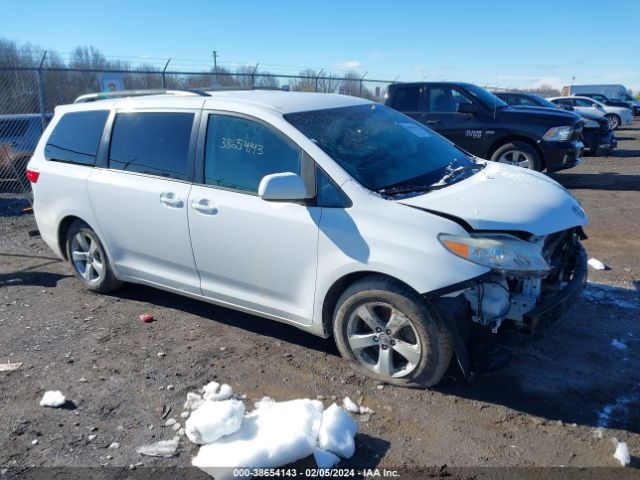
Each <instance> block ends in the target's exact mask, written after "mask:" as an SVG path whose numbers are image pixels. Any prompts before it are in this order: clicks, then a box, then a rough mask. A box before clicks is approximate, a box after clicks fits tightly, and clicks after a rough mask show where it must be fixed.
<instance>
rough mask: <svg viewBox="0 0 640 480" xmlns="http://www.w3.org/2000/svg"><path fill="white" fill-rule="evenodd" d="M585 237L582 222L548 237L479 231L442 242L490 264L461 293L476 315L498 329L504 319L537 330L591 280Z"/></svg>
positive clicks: (456, 252) (463, 253)
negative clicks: (485, 272) (526, 236)
mask: <svg viewBox="0 0 640 480" xmlns="http://www.w3.org/2000/svg"><path fill="white" fill-rule="evenodd" d="M583 238H585V235H584V232H583V231H582V229H581V228H580V227H577V228H573V229H569V230H564V231H561V232H557V233H554V234H550V235H546V236H543V237H535V236H529V237H528V238H518V237H516V236H515V235H509V234H494V233H490V234H481V233H478V234H476V235H475V236H473V237H469V239H468V240H466V239H463V240H466V241H463V242H461V241H460V239H458V238H453V237H450V236H443V238H442V243H443V244H444V245H445V247H447V248H448V249H449V250H450V251H452V252H453V253H455V254H456V255H458V256H461V257H463V258H466V259H467V260H469V261H472V262H475V263H480V264H482V265H486V266H489V267H491V269H492V271H491V273H490V274H488V275H487V276H484V277H483V278H481V279H477V280H476V281H474V282H473V283H472V284H471V285H470V286H468V287H467V288H466V289H464V290H462V291H458V292H456V294H458V295H459V294H462V295H463V296H464V298H465V299H466V300H467V301H468V302H469V307H470V308H471V311H472V317H471V320H472V321H474V322H476V323H479V324H480V325H483V326H486V327H489V328H491V330H492V331H493V332H494V333H496V332H497V331H498V328H500V325H501V324H502V323H503V322H504V321H505V320H511V321H512V322H513V323H514V324H515V325H517V326H521V327H525V328H528V329H530V330H533V329H535V328H536V327H537V326H539V324H540V323H541V321H543V320H544V321H545V323H546V322H548V320H549V319H550V317H552V316H554V313H556V314H557V315H555V316H559V315H560V314H561V313H562V311H563V310H564V308H565V307H566V306H568V304H570V303H571V302H570V300H572V299H573V298H574V297H575V295H576V294H577V293H578V292H579V290H580V289H581V288H582V287H583V286H584V284H585V283H586V279H587V268H586V255H585V252H584V249H583V247H582V245H581V244H580V240H581V239H583Z"/></svg>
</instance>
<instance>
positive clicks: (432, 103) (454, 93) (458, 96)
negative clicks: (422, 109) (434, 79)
mask: <svg viewBox="0 0 640 480" xmlns="http://www.w3.org/2000/svg"><path fill="white" fill-rule="evenodd" d="M461 103H473V102H472V101H471V99H470V98H468V97H467V96H466V95H464V94H463V93H461V92H459V91H458V90H455V89H453V88H451V87H433V88H431V90H430V92H429V111H430V112H440V113H455V112H457V111H458V105H459V104H461Z"/></svg>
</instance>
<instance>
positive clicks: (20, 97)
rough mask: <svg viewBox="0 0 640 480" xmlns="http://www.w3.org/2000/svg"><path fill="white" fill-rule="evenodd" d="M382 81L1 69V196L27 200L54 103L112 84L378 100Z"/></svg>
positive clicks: (354, 77)
mask: <svg viewBox="0 0 640 480" xmlns="http://www.w3.org/2000/svg"><path fill="white" fill-rule="evenodd" d="M389 83H391V82H390V81H386V80H371V79H366V80H365V78H364V77H361V76H360V75H359V74H357V73H355V72H347V73H345V74H343V75H335V74H324V75H322V74H318V75H281V74H271V73H260V72H257V68H256V69H255V70H253V71H251V70H248V71H246V72H242V73H239V72H236V73H229V72H216V71H205V72H184V71H169V70H167V68H166V66H165V68H164V69H154V70H149V69H139V68H134V69H123V70H114V69H78V68H53V67H50V66H45V67H43V66H42V65H41V66H40V67H10V66H9V67H7V66H3V67H1V68H0V194H1V195H3V196H6V195H7V194H10V195H13V196H18V197H22V198H24V199H27V200H30V196H31V190H30V186H29V182H28V181H27V179H26V176H25V169H26V165H27V163H28V162H29V159H30V158H31V155H32V153H33V151H34V149H35V147H36V144H37V143H38V140H39V138H40V135H41V134H42V132H43V130H44V128H45V127H46V125H47V123H48V122H49V121H50V119H51V117H52V116H53V111H54V109H55V107H56V106H57V105H63V104H68V103H73V101H74V100H75V99H76V98H77V97H78V96H80V95H83V94H86V93H93V92H98V91H101V90H105V89H109V88H114V89H118V90H120V89H124V90H138V89H163V88H164V89H204V90H206V89H215V88H224V87H227V88H233V87H242V88H275V89H282V90H288V91H306V92H324V93H342V94H345V95H353V96H358V97H365V98H369V99H371V100H375V101H383V100H384V94H385V92H386V88H387V86H388V85H389Z"/></svg>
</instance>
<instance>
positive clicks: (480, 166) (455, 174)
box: [440, 163, 487, 183]
mask: <svg viewBox="0 0 640 480" xmlns="http://www.w3.org/2000/svg"><path fill="white" fill-rule="evenodd" d="M486 166H487V165H486V164H484V163H473V164H471V165H465V166H464V167H458V168H456V169H454V170H452V171H451V172H449V173H447V174H446V175H445V176H444V177H442V180H440V181H441V182H444V183H448V182H449V181H450V180H452V179H454V178H456V177H458V176H460V174H461V173H464V172H469V171H471V170H482V169H483V168H484V167H486Z"/></svg>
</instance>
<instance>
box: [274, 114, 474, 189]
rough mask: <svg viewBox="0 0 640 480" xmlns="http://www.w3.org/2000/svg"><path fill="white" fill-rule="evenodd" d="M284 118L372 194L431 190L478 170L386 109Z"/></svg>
mask: <svg viewBox="0 0 640 480" xmlns="http://www.w3.org/2000/svg"><path fill="white" fill-rule="evenodd" d="M284 118H285V119H286V120H287V121H288V122H289V123H291V124H292V125H293V126H294V127H296V128H297V129H298V130H300V131H301V132H302V133H303V134H305V135H306V136H307V137H309V138H310V139H311V140H312V141H313V142H315V143H316V144H317V145H318V146H319V147H320V148H322V150H324V151H325V152H326V153H327V154H328V155H329V156H330V157H332V158H333V159H334V160H335V161H336V162H338V164H340V166H342V168H344V169H345V170H346V171H347V172H349V174H350V175H351V176H352V177H353V178H355V179H356V180H357V181H358V182H359V183H361V184H362V185H364V186H365V187H367V188H369V189H370V190H377V191H380V190H389V188H390V187H394V188H395V187H414V186H423V187H428V186H431V185H433V184H435V183H437V182H439V181H441V180H442V181H443V179H444V178H449V177H447V176H448V175H450V174H451V172H452V171H454V170H458V169H460V168H461V167H467V166H470V165H476V163H475V162H474V161H473V160H472V159H471V157H469V156H468V155H467V154H466V153H464V152H463V151H462V150H460V149H458V148H457V147H455V146H454V145H453V144H452V143H451V142H449V141H448V140H446V139H444V138H443V137H441V136H440V135H438V134H437V133H435V132H434V131H433V130H430V129H428V128H427V127H425V126H423V125H422V124H420V123H418V122H416V121H414V120H412V119H411V118H409V117H407V116H405V115H402V114H401V113H399V112H396V111H395V110H392V109H390V108H388V107H385V106H384V105H379V104H367V105H354V106H350V107H340V108H332V109H326V110H313V111H309V112H300V113H290V114H288V115H285V116H284ZM468 171H470V172H472V170H468ZM416 190H417V189H416Z"/></svg>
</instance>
